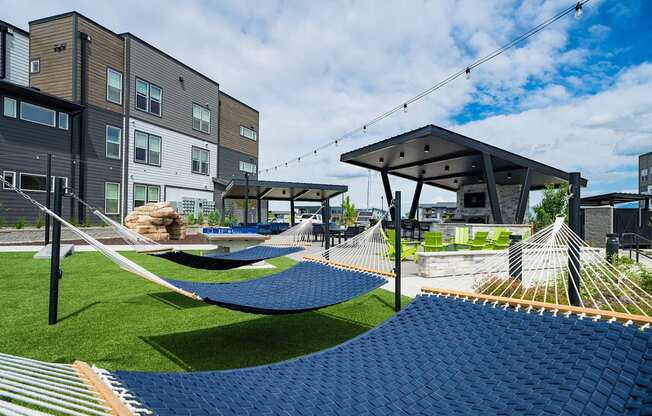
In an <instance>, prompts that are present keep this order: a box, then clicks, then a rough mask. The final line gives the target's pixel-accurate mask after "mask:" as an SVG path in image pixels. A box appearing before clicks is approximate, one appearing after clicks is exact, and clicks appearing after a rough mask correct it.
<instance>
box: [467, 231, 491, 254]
mask: <svg viewBox="0 0 652 416" xmlns="http://www.w3.org/2000/svg"><path fill="white" fill-rule="evenodd" d="M487 237H489V233H488V232H487V231H477V232H476V233H475V235H474V236H473V240H471V241H469V246H470V248H471V250H483V249H484V248H485V246H486V245H487Z"/></svg>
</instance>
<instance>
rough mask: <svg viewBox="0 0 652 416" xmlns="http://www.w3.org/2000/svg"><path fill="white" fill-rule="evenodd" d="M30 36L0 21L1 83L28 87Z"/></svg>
mask: <svg viewBox="0 0 652 416" xmlns="http://www.w3.org/2000/svg"><path fill="white" fill-rule="evenodd" d="M28 61H29V34H28V33H27V32H26V31H24V30H23V29H21V28H19V27H16V26H13V25H11V24H9V23H7V22H4V21H2V20H0V81H8V82H13V83H15V84H18V85H23V86H28V85H29V75H28V73H27V62H28Z"/></svg>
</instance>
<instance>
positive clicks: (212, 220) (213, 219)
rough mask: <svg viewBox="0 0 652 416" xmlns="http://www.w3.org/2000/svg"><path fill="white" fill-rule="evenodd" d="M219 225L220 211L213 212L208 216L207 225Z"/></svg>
mask: <svg viewBox="0 0 652 416" xmlns="http://www.w3.org/2000/svg"><path fill="white" fill-rule="evenodd" d="M219 223H220V211H218V210H215V211H212V212H210V213H209V214H208V225H210V226H215V225H218V224H219Z"/></svg>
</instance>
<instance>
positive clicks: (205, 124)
mask: <svg viewBox="0 0 652 416" xmlns="http://www.w3.org/2000/svg"><path fill="white" fill-rule="evenodd" d="M192 128H193V129H195V130H199V131H203V132H204V133H210V132H211V111H210V110H209V109H207V108H205V107H202V106H201V105H198V104H193V105H192Z"/></svg>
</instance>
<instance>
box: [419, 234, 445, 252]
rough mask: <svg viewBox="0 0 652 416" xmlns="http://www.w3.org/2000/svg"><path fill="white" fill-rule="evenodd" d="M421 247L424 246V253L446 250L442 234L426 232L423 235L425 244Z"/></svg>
mask: <svg viewBox="0 0 652 416" xmlns="http://www.w3.org/2000/svg"><path fill="white" fill-rule="evenodd" d="M421 246H423V251H425V252H431V251H443V250H444V249H445V247H444V238H443V237H442V234H441V233H440V232H437V231H426V232H424V233H423V243H421Z"/></svg>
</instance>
